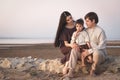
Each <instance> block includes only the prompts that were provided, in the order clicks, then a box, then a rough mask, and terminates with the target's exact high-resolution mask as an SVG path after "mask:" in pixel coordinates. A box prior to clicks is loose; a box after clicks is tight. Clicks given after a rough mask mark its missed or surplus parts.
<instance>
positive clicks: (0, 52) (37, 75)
mask: <svg viewBox="0 0 120 80" xmlns="http://www.w3.org/2000/svg"><path fill="white" fill-rule="evenodd" d="M107 45H109V46H110V45H112V46H115V45H116V44H110V43H109V44H107ZM6 46H7V47H6ZM6 46H3V45H1V47H0V57H1V58H8V57H12V58H14V57H28V56H32V57H34V58H36V57H37V58H42V59H56V58H61V57H63V55H62V54H61V52H60V50H59V49H58V48H55V47H54V46H53V44H52V43H45V44H32V45H30V44H29V45H24V46H21V45H20V46H18V45H12V46H8V45H6ZM117 46H118V44H117ZM107 52H108V55H110V56H113V57H117V56H120V48H119V47H107ZM119 75H120V72H119V73H109V74H108V73H107V74H103V73H101V74H99V75H97V77H91V76H89V75H84V74H82V73H80V74H76V76H75V78H72V79H71V80H120V77H119ZM3 77H4V78H3ZM61 77H62V74H55V73H49V72H43V71H36V69H34V68H31V69H30V70H27V71H24V72H20V71H17V70H15V69H3V68H0V80H60V78H61Z"/></svg>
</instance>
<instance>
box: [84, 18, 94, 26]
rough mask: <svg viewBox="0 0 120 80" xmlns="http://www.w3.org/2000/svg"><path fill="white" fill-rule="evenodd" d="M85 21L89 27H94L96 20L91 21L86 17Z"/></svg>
mask: <svg viewBox="0 0 120 80" xmlns="http://www.w3.org/2000/svg"><path fill="white" fill-rule="evenodd" d="M85 22H86V25H87V27H88V28H91V27H94V25H95V20H93V21H91V20H90V19H89V18H86V19H85Z"/></svg>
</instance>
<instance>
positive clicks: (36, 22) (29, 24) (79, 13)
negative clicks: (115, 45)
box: [0, 0, 120, 40]
mask: <svg viewBox="0 0 120 80" xmlns="http://www.w3.org/2000/svg"><path fill="white" fill-rule="evenodd" d="M119 5H120V0H0V39H17V38H18V39H22V38H26V39H27V38H28V39H44V38H46V39H54V38H55V34H56V31H57V28H58V23H59V18H60V15H61V13H62V12H63V11H69V12H70V13H71V14H72V16H73V18H74V20H77V19H79V18H83V19H84V16H85V15H86V14H87V13H88V12H91V11H92V12H96V13H97V14H98V17H99V23H98V25H99V26H101V27H102V28H103V29H104V30H105V32H106V35H107V38H108V40H120V16H119V15H120V9H119ZM85 26H86V25H85Z"/></svg>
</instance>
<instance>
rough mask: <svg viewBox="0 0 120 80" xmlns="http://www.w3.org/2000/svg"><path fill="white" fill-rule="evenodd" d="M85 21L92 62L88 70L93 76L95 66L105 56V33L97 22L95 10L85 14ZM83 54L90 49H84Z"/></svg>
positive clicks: (104, 58)
mask: <svg viewBox="0 0 120 80" xmlns="http://www.w3.org/2000/svg"><path fill="white" fill-rule="evenodd" d="M85 21H86V25H87V30H86V31H87V32H88V35H89V37H90V43H91V47H92V50H93V52H92V54H93V63H92V66H91V70H90V75H92V76H94V75H95V71H96V68H97V66H99V65H100V64H101V63H102V62H104V61H105V60H106V58H107V53H106V34H105V32H104V30H103V29H102V28H100V27H99V26H98V25H97V23H98V21H99V20H98V16H97V14H96V13H95V12H89V13H88V14H86V15H85ZM84 52H85V53H83V55H84V56H87V55H90V54H91V52H90V50H85V51H84Z"/></svg>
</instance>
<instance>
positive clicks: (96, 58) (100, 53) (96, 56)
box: [67, 49, 106, 70]
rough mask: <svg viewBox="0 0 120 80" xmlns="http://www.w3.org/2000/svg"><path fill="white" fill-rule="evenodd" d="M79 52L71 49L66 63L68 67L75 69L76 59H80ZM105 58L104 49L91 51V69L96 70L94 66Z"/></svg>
mask: <svg viewBox="0 0 120 80" xmlns="http://www.w3.org/2000/svg"><path fill="white" fill-rule="evenodd" d="M80 54H81V53H80V52H79V51H78V50H77V49H72V50H71V54H70V58H69V61H68V64H67V66H68V68H70V69H75V66H76V64H77V60H78V59H80ZM105 59H106V53H105V51H104V50H95V51H94V53H93V64H92V66H91V68H92V69H93V70H96V66H97V65H99V64H100V63H102V62H104V61H105Z"/></svg>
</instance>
